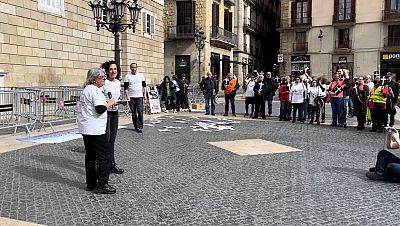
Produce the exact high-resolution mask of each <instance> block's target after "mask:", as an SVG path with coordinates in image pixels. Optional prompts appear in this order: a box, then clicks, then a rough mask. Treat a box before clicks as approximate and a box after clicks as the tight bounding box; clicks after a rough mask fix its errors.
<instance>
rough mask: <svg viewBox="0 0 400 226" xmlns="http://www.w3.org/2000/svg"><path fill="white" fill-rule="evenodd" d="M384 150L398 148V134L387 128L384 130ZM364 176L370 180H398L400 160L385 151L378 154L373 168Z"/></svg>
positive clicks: (399, 142) (399, 178) (399, 144)
mask: <svg viewBox="0 0 400 226" xmlns="http://www.w3.org/2000/svg"><path fill="white" fill-rule="evenodd" d="M385 139H386V148H387V149H397V148H399V147H400V140H399V132H398V131H397V130H396V129H395V128H393V127H388V128H387V130H386V137H385ZM366 176H367V177H368V178H369V179H370V180H388V181H396V182H398V181H399V180H400V158H399V157H397V156H396V155H394V154H393V153H391V152H389V151H387V150H381V151H380V152H379V153H378V156H377V159H376V164H375V167H373V168H370V169H369V172H367V174H366Z"/></svg>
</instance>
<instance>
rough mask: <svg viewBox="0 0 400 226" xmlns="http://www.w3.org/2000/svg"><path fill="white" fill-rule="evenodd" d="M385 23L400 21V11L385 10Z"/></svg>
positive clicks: (383, 13) (383, 12)
mask: <svg viewBox="0 0 400 226" xmlns="http://www.w3.org/2000/svg"><path fill="white" fill-rule="evenodd" d="M382 15H383V16H382V17H383V18H382V19H383V21H400V10H398V9H397V10H383V11H382Z"/></svg>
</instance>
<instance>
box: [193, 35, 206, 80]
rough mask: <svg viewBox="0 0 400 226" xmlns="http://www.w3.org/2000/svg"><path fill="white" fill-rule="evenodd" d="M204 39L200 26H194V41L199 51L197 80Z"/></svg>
mask: <svg viewBox="0 0 400 226" xmlns="http://www.w3.org/2000/svg"><path fill="white" fill-rule="evenodd" d="M205 41H206V35H205V34H204V31H203V30H202V29H201V28H196V31H195V34H194V43H195V44H196V48H197V50H198V51H199V54H198V55H199V59H198V62H199V82H200V81H201V70H200V65H201V50H202V49H203V48H204V45H205Z"/></svg>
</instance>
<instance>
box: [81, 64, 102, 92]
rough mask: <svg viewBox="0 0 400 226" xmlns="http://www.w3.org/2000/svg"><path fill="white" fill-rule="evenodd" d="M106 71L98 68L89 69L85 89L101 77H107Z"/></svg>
mask: <svg viewBox="0 0 400 226" xmlns="http://www.w3.org/2000/svg"><path fill="white" fill-rule="evenodd" d="M105 74H106V73H105V71H104V70H103V69H101V68H98V67H94V68H91V69H89V71H88V72H87V76H86V81H85V83H84V84H83V88H85V87H86V86H88V85H90V84H93V82H94V81H95V80H96V79H98V78H99V76H101V75H105Z"/></svg>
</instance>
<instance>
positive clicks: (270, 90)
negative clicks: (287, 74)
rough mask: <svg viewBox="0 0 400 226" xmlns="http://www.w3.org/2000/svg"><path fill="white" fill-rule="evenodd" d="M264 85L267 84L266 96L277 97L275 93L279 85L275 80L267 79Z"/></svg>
mask: <svg viewBox="0 0 400 226" xmlns="http://www.w3.org/2000/svg"><path fill="white" fill-rule="evenodd" d="M264 84H265V95H266V96H269V95H272V96H275V92H276V90H277V89H278V84H277V83H276V82H275V80H274V79H273V78H265V79H264Z"/></svg>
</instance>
